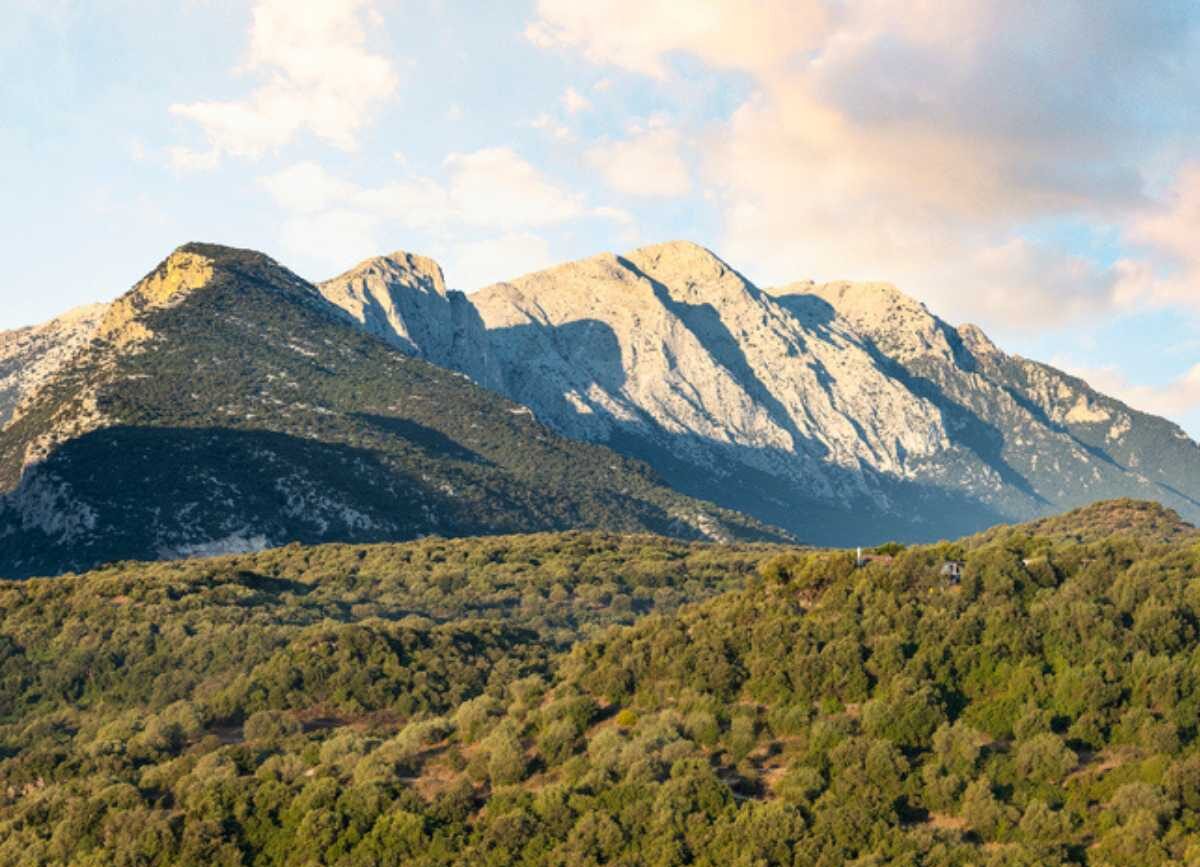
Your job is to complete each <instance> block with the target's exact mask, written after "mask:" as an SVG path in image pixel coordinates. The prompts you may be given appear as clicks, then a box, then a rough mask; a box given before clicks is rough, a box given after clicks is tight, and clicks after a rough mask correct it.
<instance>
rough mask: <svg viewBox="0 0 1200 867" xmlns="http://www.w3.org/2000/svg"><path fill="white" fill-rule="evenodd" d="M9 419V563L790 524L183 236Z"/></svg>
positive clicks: (19, 568) (248, 257) (301, 286)
mask: <svg viewBox="0 0 1200 867" xmlns="http://www.w3.org/2000/svg"><path fill="white" fill-rule="evenodd" d="M104 319H105V321H106V322H107V323H109V327H107V328H102V329H101V331H100V334H99V336H97V337H96V338H95V339H93V340H92V342H91V343H90V344H89V345H88V346H87V347H86V349H85V350H83V351H81V352H79V353H78V354H77V355H75V356H74V357H73V358H72V359H71V361H70V363H68V364H65V365H64V366H62V367H61V368H60V369H59V370H57V372H56V373H55V374H54V375H53V376H51V377H49V378H48V379H47V381H46V382H45V383H44V384H43V385H42V386H41V387H40V388H38V389H36V390H35V391H34V392H33V393H32V394H31V395H30V397H29V398H28V399H27V400H26V401H25V403H24V404H23V406H22V412H21V414H20V415H19V416H18V417H16V418H15V419H14V420H13V421H12V422H11V423H10V424H9V425H8V426H6V427H5V428H4V429H3V431H0V490H2V491H4V496H3V498H0V540H3V544H2V545H0V574H6V575H8V576H10V577H17V576H25V575H29V574H50V573H53V572H56V571H63V570H65V569H78V568H86V567H88V566H91V565H96V564H98V563H103V562H109V561H111V560H116V559H129V558H137V559H154V558H163V557H177V556H190V555H195V554H203V553H216V552H222V551H230V552H233V551H239V550H253V549H257V548H262V547H267V546H274V545H279V544H284V543H287V542H290V541H293V540H297V541H302V542H318V541H335V540H337V541H384V540H402V539H411V538H416V537H418V536H421V535H428V534H431V533H432V534H442V535H477V534H481V533H483V534H487V533H497V532H521V531H534V530H560V529H569V528H573V527H581V528H596V529H605V530H614V531H652V532H658V533H666V534H668V535H680V536H684V537H688V538H717V539H730V538H740V537H745V538H780V534H778V533H777V531H775V530H772V529H770V528H767V527H765V526H764V525H762V524H761V523H760V522H755V521H753V520H749V519H745V518H743V517H742V516H740V515H735V514H733V513H732V512H730V511H728V510H722V509H719V508H716V507H713V506H711V505H709V504H707V503H701V502H698V501H695V500H693V499H689V498H687V497H684V496H681V495H679V494H678V493H676V492H674V491H672V490H670V489H669V488H667V487H666V486H665V485H664V484H663V483H662V482H661V480H659V479H658V478H657V476H656V475H655V474H654V473H653V471H651V470H650V468H649V467H648V466H646V465H644V464H641V463H639V462H637V461H634V460H631V459H629V458H627V457H623V456H621V455H618V454H616V453H614V452H612V451H610V450H608V449H605V448H604V447H602V446H599V445H594V444H588V443H579V442H576V441H572V440H569V439H565V438H562V437H560V436H558V435H556V434H554V433H553V432H552V431H550V430H548V429H547V428H545V427H544V426H543V425H542V424H540V423H539V422H537V421H536V420H535V419H534V418H532V417H531V414H530V413H529V411H528V410H527V409H525V408H524V407H521V406H519V405H516V404H513V403H511V402H509V401H507V400H506V399H504V398H502V397H501V396H499V395H497V394H495V393H494V392H491V391H487V390H485V389H482V388H480V387H478V386H476V385H474V384H473V383H471V382H470V380H469V379H468V378H467V377H466V376H464V375H462V374H461V373H458V372H456V371H452V370H448V369H446V368H443V367H438V366H435V365H432V364H429V363H428V362H426V361H424V360H422V359H419V358H414V357H412V356H411V355H410V354H406V353H403V352H400V351H397V349H396V348H395V347H394V346H391V345H389V344H388V343H387V342H385V341H382V340H380V339H378V338H377V337H376V336H374V335H371V334H369V333H366V332H365V330H364V329H362V328H361V326H359V325H358V324H356V323H355V322H354V321H353V320H352V318H351V317H350V316H349V315H348V314H347V313H346V312H345V311H344V310H342V309H340V308H338V307H336V306H335V305H333V304H331V303H330V302H328V301H327V300H326V299H325V298H324V297H323V296H322V295H321V293H320V292H319V291H318V289H317V287H315V286H313V285H312V284H309V283H307V282H305V281H303V280H301V279H300V278H299V277H297V276H296V275H295V274H293V273H292V272H290V271H288V270H286V269H285V268H283V267H282V266H280V265H278V263H276V262H275V261H274V260H273V259H271V258H270V257H267V256H265V255H263V254H260V253H255V252H253V251H245V250H238V249H236V248H225V247H218V246H214V245H198V244H190V245H185V246H184V247H181V248H179V249H178V250H177V251H175V252H174V253H172V254H171V256H168V257H167V259H165V260H164V261H163V263H162V264H161V265H160V266H159V267H158V268H156V269H154V270H153V271H152V272H151V273H150V274H149V275H147V277H146V278H143V280H142V281H139V283H138V284H136V285H135V287H134V288H133V289H132V290H131V291H130V292H129V293H126V295H125V296H122V298H121V299H119V300H118V301H117V302H115V303H114V304H113V305H111V306H110V307H109V308H108V309H107V312H106V313H105V317H104Z"/></svg>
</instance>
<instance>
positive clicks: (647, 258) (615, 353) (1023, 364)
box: [323, 241, 1200, 542]
mask: <svg viewBox="0 0 1200 867" xmlns="http://www.w3.org/2000/svg"><path fill="white" fill-rule="evenodd" d="M371 261H373V262H379V261H380V260H371ZM364 264H365V265H366V264H369V263H364ZM360 267H362V266H360ZM373 267H375V268H376V269H377V270H380V271H381V272H386V271H387V269H388V268H397V267H398V268H399V270H400V271H401V272H402V273H400V274H391V273H388V274H386V276H385V275H384V274H382V273H381V274H380V275H379V276H378V277H376V278H374V279H375V282H376V283H377V284H382V283H386V285H387V291H386V300H385V301H384V302H381V303H380V304H379V305H378V306H379V308H380V309H381V311H382V314H381V315H382V318H384V319H386V320H387V321H388V322H389V323H391V322H393V321H395V323H396V324H394V325H392V324H389V326H388V329H390V331H391V333H392V334H394V335H398V336H399V337H398V338H397V339H402V340H404V341H410V342H411V343H412V344H413V345H412V346H411V347H410V350H409V351H411V352H413V353H414V354H418V355H420V356H422V357H425V358H428V359H430V360H433V361H435V362H436V363H439V364H444V365H447V366H450V367H453V368H454V369H457V370H460V371H462V372H464V373H466V374H467V375H468V376H471V377H472V378H474V379H475V380H476V381H477V382H480V383H481V384H485V385H486V386H487V387H489V388H493V389H496V390H499V391H501V392H503V393H504V394H505V395H506V396H508V397H510V398H511V399H513V400H515V401H518V402H520V403H522V404H524V405H526V406H528V407H529V408H530V409H531V410H532V411H533V412H534V413H535V414H536V415H537V417H538V418H539V419H540V420H542V421H543V422H545V423H546V424H548V425H550V426H551V427H553V428H554V429H555V430H557V431H559V432H561V433H563V434H566V435H567V436H570V437H573V438H577V439H584V440H591V441H597V442H604V443H608V444H610V445H613V446H615V447H617V448H618V449H620V450H623V451H625V452H627V453H629V454H632V455H636V456H638V457H642V458H644V459H647V460H649V461H650V462H651V463H652V464H653V465H654V466H655V467H656V469H658V470H659V472H660V473H661V474H662V475H663V476H664V477H665V478H666V479H667V480H668V481H670V482H671V483H672V484H673V485H674V486H676V487H677V488H679V489H681V490H684V491H687V492H688V493H691V494H694V495H697V496H702V497H705V498H707V499H711V500H714V501H716V502H718V503H721V504H724V505H728V506H731V507H734V508H738V509H742V510H745V511H747V512H749V513H750V514H753V515H755V516H757V517H759V518H761V519H763V520H767V521H770V522H772V523H775V524H779V525H782V526H784V527H787V528H788V529H790V530H793V531H795V532H797V533H798V534H800V535H801V536H802V537H803V538H807V539H811V540H813V541H820V542H852V541H855V540H860V539H871V538H883V537H886V536H900V537H904V538H937V537H942V536H952V535H955V534H958V533H961V532H968V531H971V530H975V529H978V528H980V527H983V526H987V525H989V524H992V523H997V522H1000V521H1006V520H1012V519H1023V518H1027V517H1031V516H1035V515H1040V514H1044V513H1047V512H1050V511H1053V510H1055V509H1060V508H1064V507H1070V506H1075V505H1079V504H1081V503H1087V502H1092V501H1093V500H1096V499H1101V498H1105V497H1113V496H1122V495H1127V496H1139V497H1148V498H1152V499H1158V500H1161V501H1163V502H1165V503H1167V504H1169V505H1171V506H1172V507H1174V508H1177V509H1179V510H1180V511H1181V512H1183V513H1184V514H1185V515H1189V516H1192V517H1194V518H1196V517H1200V507H1198V506H1197V500H1196V498H1197V497H1198V496H1200V450H1198V449H1197V447H1196V446H1195V444H1194V443H1192V442H1191V440H1189V439H1188V438H1187V437H1186V436H1185V435H1183V433H1182V432H1181V431H1180V430H1179V429H1178V428H1177V427H1176V426H1175V425H1173V424H1171V423H1169V422H1166V421H1164V420H1162V419H1158V418H1154V417H1151V416H1147V415H1144V414H1141V413H1138V412H1136V411H1134V410H1132V409H1130V408H1129V407H1126V406H1124V405H1122V404H1120V403H1119V402H1117V401H1115V400H1112V399H1110V398H1107V397H1105V396H1104V395H1101V394H1098V393H1096V392H1094V391H1093V390H1092V389H1090V388H1089V387H1088V386H1087V385H1086V383H1083V382H1081V381H1079V380H1076V379H1073V378H1071V377H1069V376H1066V375H1065V374H1062V373H1060V372H1059V371H1056V370H1054V369H1052V368H1050V367H1047V366H1045V365H1042V364H1038V363H1036V362H1033V361H1028V360H1026V359H1022V358H1018V357H1015V356H1010V355H1008V354H1006V353H1004V352H1003V351H1002V350H1001V349H999V348H998V347H997V346H996V345H995V344H994V343H992V341H991V340H990V339H989V338H988V337H987V336H986V335H985V334H984V333H983V332H982V331H981V330H980V329H979V328H977V327H976V326H972V325H965V326H963V327H961V328H955V327H952V326H951V325H949V324H947V323H946V322H943V321H942V320H941V319H939V318H938V317H937V316H936V315H935V314H934V313H932V312H930V311H929V310H928V309H926V308H925V306H924V305H923V304H921V303H920V302H918V301H916V300H914V299H913V298H911V297H909V296H908V295H906V294H904V293H903V292H901V291H900V290H899V289H897V288H896V287H894V286H892V285H889V284H886V283H850V282H835V283H826V284H816V283H813V282H798V283H793V284H790V285H787V286H782V287H778V288H771V289H766V290H764V289H760V288H758V287H756V286H754V285H753V284H752V283H750V282H749V281H748V280H747V279H745V278H744V277H743V276H742V275H741V274H739V273H738V272H737V271H736V270H735V269H734V268H732V267H731V266H730V265H728V264H727V263H725V262H723V261H722V260H721V259H719V258H718V257H717V256H715V255H713V254H712V253H711V252H710V251H708V250H706V249H704V248H703V247H700V246H698V245H696V244H692V243H689V242H685V241H676V242H671V243H667V244H660V245H655V246H652V247H645V248H642V249H639V250H635V251H633V252H630V253H628V254H626V255H623V256H618V255H614V254H609V253H605V254H601V255H598V256H593V257H590V258H587V259H583V260H580V261H577V262H570V263H567V264H563V265H559V266H557V267H554V268H550V269H548V270H545V271H541V272H537V273H534V274H529V275H526V276H524V277H521V278H519V279H515V280H512V281H509V282H504V283H499V284H496V285H494V286H490V287H487V288H485V289H482V290H480V291H479V292H476V293H474V294H472V295H470V296H467V297H466V298H465V299H463V300H465V301H468V302H469V303H470V305H471V306H472V308H473V309H474V310H475V311H477V318H478V320H479V323H480V324H481V326H482V334H481V331H480V330H479V329H476V328H475V327H474V325H471V326H470V327H469V328H468V327H464V326H462V325H461V322H463V321H466V320H471V321H472V322H473V317H470V316H469V315H467V314H464V313H455V315H456V316H457V317H458V319H456V320H455V319H451V315H450V314H451V311H452V308H451V307H450V305H448V304H447V303H445V301H444V300H438V299H444V298H445V297H446V295H447V293H446V292H445V290H444V287H443V284H442V281H441V272H440V270H438V269H437V268H436V266H432V265H431V263H429V262H428V260H422V259H419V258H417V257H408V258H401V257H396V256H393V257H389V258H387V259H385V260H382V262H381V264H379V265H376V266H373ZM351 273H352V274H353V273H354V272H351ZM339 280H342V281H343V283H344V282H346V281H345V280H344V278H339ZM331 282H333V281H331ZM366 282H367V281H364V285H365V283H366ZM329 286H330V284H325V285H324V286H323V291H325V292H326V295H327V297H330V298H331V300H335V301H337V296H336V295H334V294H331V293H330V291H329ZM348 294H353V293H348ZM450 294H453V293H450ZM359 297H363V298H367V297H377V298H378V297H381V292H380V291H379V290H378V289H373V290H372V291H369V292H362V293H360V294H359ZM425 299H431V301H432V303H430V301H426V300H425ZM337 303H339V304H340V305H341V306H343V307H345V308H346V309H347V310H348V311H349V312H350V313H351V315H353V316H355V318H356V319H359V321H364V322H365V321H368V319H369V317H368V316H367V315H366V314H365V313H363V312H362V311H363V309H365V307H366V305H364V304H362V303H360V302H354V301H337ZM390 311H395V313H392V312H390ZM367 327H368V328H371V327H372V326H371V325H370V324H368V326H367ZM386 330H387V329H385V331H386ZM472 345H473V348H472ZM1148 455H1164V456H1170V457H1169V460H1159V459H1157V458H1156V459H1155V460H1154V462H1153V465H1152V466H1149V467H1147V466H1146V465H1145V464H1146V461H1147V456H1148ZM1181 467H1182V469H1180V468H1181ZM1177 481H1178V482H1179V483H1180V484H1178V485H1177V484H1176V482H1177Z"/></svg>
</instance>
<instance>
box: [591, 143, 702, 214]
mask: <svg viewBox="0 0 1200 867" xmlns="http://www.w3.org/2000/svg"><path fill="white" fill-rule="evenodd" d="M585 159H586V160H587V162H588V164H589V165H591V166H593V167H594V168H596V169H597V170H599V171H600V173H601V174H602V175H603V176H604V179H605V180H606V181H607V182H608V184H609V186H611V187H612V188H613V189H615V190H617V191H619V192H622V193H625V194H626V195H631V196H649V197H663V198H673V197H678V196H683V195H686V194H687V193H688V192H689V191H690V190H691V188H692V179H691V176H690V174H689V172H688V167H687V164H686V163H685V162H684V161H683V157H682V156H681V155H680V137H679V133H678V132H677V131H675V130H672V129H651V130H650V131H649V132H645V133H642V134H640V135H636V136H634V137H633V138H629V139H625V140H623V141H616V142H603V143H601V144H598V145H596V146H595V147H592V148H590V149H588V151H587V153H586V154H585Z"/></svg>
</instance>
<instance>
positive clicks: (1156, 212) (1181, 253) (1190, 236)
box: [1126, 162, 1200, 308]
mask: <svg viewBox="0 0 1200 867" xmlns="http://www.w3.org/2000/svg"><path fill="white" fill-rule="evenodd" d="M1126 234H1127V236H1128V238H1129V240H1130V241H1131V242H1133V243H1135V244H1139V245H1141V246H1143V247H1144V248H1146V249H1148V250H1149V251H1151V252H1152V254H1153V255H1154V256H1155V258H1156V259H1157V261H1158V263H1159V267H1158V268H1157V269H1156V270H1153V271H1152V270H1151V269H1150V268H1149V267H1143V268H1141V269H1139V271H1138V272H1137V273H1135V274H1132V275H1131V284H1132V285H1133V287H1134V288H1133V289H1132V290H1131V291H1128V292H1127V294H1128V295H1129V296H1131V297H1130V299H1129V300H1131V301H1136V300H1137V299H1138V297H1144V298H1148V299H1149V300H1151V301H1152V302H1154V303H1158V304H1189V305H1192V306H1195V307H1197V308H1200V244H1198V243H1197V239H1200V162H1194V163H1189V164H1187V165H1185V166H1184V167H1183V168H1182V169H1181V170H1180V171H1179V173H1178V176H1177V177H1176V179H1175V182H1174V184H1173V186H1172V187H1171V188H1170V190H1169V191H1168V194H1167V195H1166V197H1165V198H1164V199H1163V200H1162V201H1160V202H1157V203H1156V204H1155V206H1153V207H1150V208H1147V209H1144V210H1143V211H1142V212H1141V213H1139V214H1138V215H1137V216H1136V217H1135V218H1134V219H1133V220H1131V221H1130V224H1129V226H1128V229H1127V233H1126ZM1134 281H1136V282H1134Z"/></svg>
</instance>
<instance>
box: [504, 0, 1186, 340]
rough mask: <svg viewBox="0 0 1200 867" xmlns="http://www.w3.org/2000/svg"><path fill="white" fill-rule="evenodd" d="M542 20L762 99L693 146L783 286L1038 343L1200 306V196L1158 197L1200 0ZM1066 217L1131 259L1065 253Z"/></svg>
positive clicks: (900, 3) (969, 3)
mask: <svg viewBox="0 0 1200 867" xmlns="http://www.w3.org/2000/svg"><path fill="white" fill-rule="evenodd" d="M537 8H538V14H537V19H536V20H535V21H534V22H533V24H532V25H531V26H530V28H529V30H528V31H527V35H528V36H529V37H530V38H531V39H532V40H534V41H535V43H536V44H539V45H542V46H544V47H546V48H549V49H553V50H569V51H576V52H579V53H581V54H583V55H584V56H585V57H587V58H589V59H590V60H592V61H593V62H596V63H598V64H604V65H608V66H615V67H620V68H623V69H625V70H628V71H631V72H634V73H640V74H643V75H647V76H651V77H653V78H656V79H660V80H665V79H670V78H671V77H672V76H673V75H676V74H677V73H676V72H675V70H676V69H677V66H676V61H677V58H678V57H679V55H688V56H690V57H692V58H695V59H698V60H700V61H701V62H703V63H705V64H706V65H708V66H709V67H712V68H715V69H724V70H731V71H734V72H737V73H739V74H741V75H743V76H745V77H746V79H747V80H748V81H749V82H750V83H751V90H752V92H751V94H750V95H749V96H748V97H747V98H746V99H745V100H744V101H743V102H742V103H741V104H740V105H739V106H738V107H737V108H736V110H734V111H733V112H731V113H730V114H729V115H728V116H727V117H724V118H721V119H718V120H717V121H716V122H713V123H711V124H710V125H708V126H707V127H706V128H705V129H703V130H702V131H701V132H700V133H699V134H696V135H689V137H688V142H692V141H694V142H695V143H696V146H697V149H698V158H699V164H700V166H701V169H702V170H701V173H700V177H701V180H702V181H703V182H704V185H705V187H706V189H708V190H711V191H712V195H713V201H714V202H716V204H717V206H718V207H719V209H720V211H721V214H722V217H723V224H724V228H723V235H724V238H723V241H722V242H721V249H722V252H723V253H724V254H725V255H727V256H729V257H730V258H732V259H733V260H734V261H738V262H739V263H740V264H742V265H743V266H744V267H745V268H746V269H747V271H748V272H749V273H750V274H751V275H752V276H754V277H756V278H758V279H759V280H760V281H762V282H781V281H786V280H794V279H797V278H801V277H814V278H817V279H833V278H842V277H845V278H850V279H887V280H891V281H893V282H896V283H898V284H900V285H901V286H902V288H904V289H906V290H907V291H909V292H911V293H913V294H917V295H919V296H921V297H922V298H924V299H925V300H927V301H928V302H929V303H930V304H931V305H932V306H934V307H935V309H939V310H947V311H948V312H949V311H952V315H954V316H959V317H962V318H969V319H976V320H982V321H983V322H984V323H985V324H987V323H1002V324H1004V325H1006V326H1011V327H1027V328H1042V327H1045V326H1046V325H1052V324H1061V323H1062V322H1063V321H1068V320H1071V319H1075V318H1079V317H1087V316H1095V315H1101V314H1104V313H1106V312H1111V311H1115V310H1119V309H1123V308H1124V307H1127V306H1129V305H1131V304H1137V303H1155V304H1168V303H1169V304H1200V292H1198V291H1197V289H1196V286H1197V282H1196V281H1197V278H1198V277H1200V269H1197V268H1196V267H1195V266H1194V263H1193V260H1194V258H1195V257H1194V255H1193V254H1191V253H1190V248H1191V247H1192V246H1194V245H1189V244H1188V243H1187V239H1188V237H1189V233H1190V236H1191V237H1195V234H1194V232H1195V230H1194V228H1193V227H1194V226H1195V222H1196V217H1197V213H1196V211H1195V210H1191V208H1193V207H1194V208H1196V209H1197V210H1200V181H1192V180H1189V178H1190V176H1188V175H1181V178H1180V182H1179V185H1178V186H1177V188H1175V189H1174V190H1173V191H1172V192H1171V193H1170V194H1169V195H1164V196H1162V197H1159V198H1158V199H1156V197H1155V196H1153V195H1151V194H1150V192H1148V191H1149V190H1150V189H1151V187H1152V186H1153V185H1154V183H1153V182H1154V180H1155V179H1159V178H1161V177H1163V176H1164V174H1168V175H1169V174H1170V171H1171V164H1172V160H1173V159H1174V157H1173V154H1177V153H1179V152H1186V149H1187V147H1188V145H1187V143H1188V141H1189V140H1190V139H1189V136H1192V137H1194V135H1195V134H1196V133H1197V132H1200V113H1197V112H1195V111H1194V110H1192V109H1191V108H1186V109H1185V108H1182V106H1194V105H1195V104H1196V101H1197V99H1200V86H1198V84H1197V82H1200V63H1198V61H1197V59H1196V58H1197V57H1198V56H1200V52H1198V51H1197V48H1198V47H1200V31H1198V25H1200V16H1197V15H1196V14H1195V12H1194V8H1193V7H1192V4H1189V3H1184V2H1172V0H1166V2H1163V3H1160V4H1150V5H1146V4H1143V3H1137V2H1133V0H1115V2H1111V3H1102V4H1096V3H1092V2H1088V0H1063V2H1061V3H1053V4H1042V3H1033V2H1026V0H1017V2H1007V0H962V2H957V3H953V4H945V3H942V2H936V0H863V2H860V3H853V4H842V3H834V2H828V3H825V2H818V0H790V2H786V3H764V4H751V5H749V6H747V5H746V4H742V3H736V2H733V0H700V2H694V3H693V2H688V3H683V2H669V0H645V2H640V3H636V4H635V3H633V2H631V0H597V2H593V3H589V4H578V3H573V2H570V0H540V2H539V4H538V7H537ZM613 20H619V21H621V22H622V26H621V27H612V26H611V25H610V24H609V22H611V21H613ZM666 92H668V93H669V92H670V91H669V89H668V90H667V91H666ZM595 159H597V160H601V159H602V157H601V155H600V153H597V154H596V155H595ZM606 176H607V177H609V180H610V181H611V180H612V176H611V175H610V174H609V173H608V172H606ZM619 176H620V173H618V177H619ZM630 176H632V173H630ZM630 186H632V185H630ZM626 191H627V192H632V190H631V189H628V188H626ZM1056 222H1057V223H1060V224H1071V225H1075V226H1082V227H1084V229H1086V230H1087V231H1090V232H1092V233H1094V234H1096V235H1104V236H1108V237H1115V238H1116V239H1117V240H1118V242H1119V246H1120V249H1118V250H1117V251H1116V252H1115V255H1114V254H1113V253H1112V251H1103V252H1100V253H1093V252H1092V251H1090V250H1088V249H1086V247H1085V246H1078V247H1072V246H1070V245H1065V244H1062V243H1053V242H1048V241H1045V240H1044V239H1042V237H1041V234H1042V232H1043V231H1044V230H1045V228H1046V226H1048V225H1050V224H1054V223H1056ZM1031 310H1036V311H1037V315H1036V316H1031V315H1030V311H1031Z"/></svg>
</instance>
